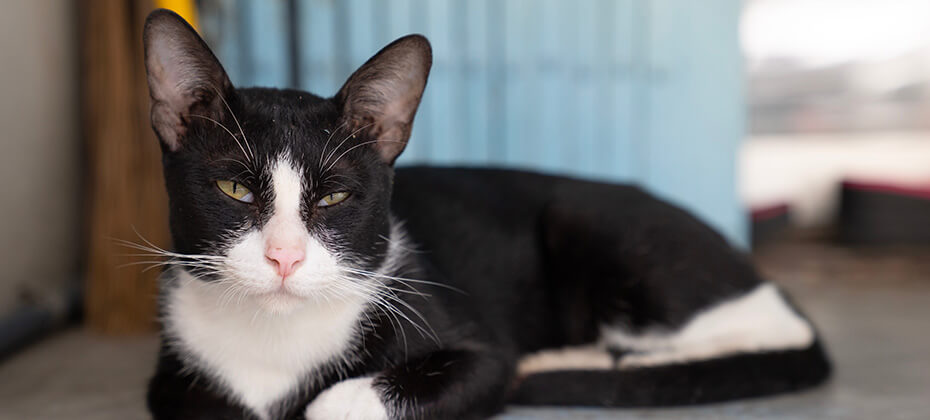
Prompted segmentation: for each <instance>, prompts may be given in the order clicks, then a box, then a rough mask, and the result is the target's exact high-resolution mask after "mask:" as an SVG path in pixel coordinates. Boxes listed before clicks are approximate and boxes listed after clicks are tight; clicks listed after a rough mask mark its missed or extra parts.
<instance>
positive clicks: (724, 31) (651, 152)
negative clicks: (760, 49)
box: [645, 0, 746, 245]
mask: <svg viewBox="0 0 930 420" xmlns="http://www.w3.org/2000/svg"><path fill="white" fill-rule="evenodd" d="M649 4H650V6H651V9H650V16H651V19H650V25H651V28H650V31H649V34H648V35H649V38H650V42H649V60H650V63H649V65H650V67H651V71H650V79H649V80H650V84H649V103H648V104H646V107H647V109H648V110H649V120H648V124H649V138H648V142H647V143H646V144H645V146H646V151H647V155H646V159H647V161H648V165H649V166H648V171H647V173H646V177H645V180H646V183H647V185H648V186H649V187H650V188H652V189H653V190H655V191H657V192H658V193H660V194H661V195H663V196H666V197H668V198H670V199H672V200H673V201H675V202H678V203H680V204H682V205H684V206H685V207H687V208H690V209H692V210H694V211H695V212H696V213H697V214H698V215H699V216H700V217H701V218H703V219H704V220H706V221H708V222H710V224H711V225H713V226H714V227H716V228H717V229H719V230H721V231H722V232H723V233H724V234H725V235H726V236H727V237H729V238H730V239H731V240H735V241H736V242H738V243H740V244H744V245H745V243H746V227H745V221H744V219H745V218H744V215H743V212H742V210H741V208H740V206H739V202H738V200H737V196H736V188H735V182H734V180H735V179H736V176H735V162H736V152H737V148H738V147H739V143H740V141H741V140H742V137H743V119H744V114H743V112H744V111H743V110H744V104H743V102H742V98H743V76H742V67H741V66H742V59H741V57H740V54H739V46H738V39H739V38H738V24H737V23H738V14H739V10H740V1H739V0H717V1H713V2H707V3H703V2H702V3H701V4H700V5H698V4H697V3H691V2H687V3H683V2H679V1H677V0H653V1H651V2H650V3H649Z"/></svg>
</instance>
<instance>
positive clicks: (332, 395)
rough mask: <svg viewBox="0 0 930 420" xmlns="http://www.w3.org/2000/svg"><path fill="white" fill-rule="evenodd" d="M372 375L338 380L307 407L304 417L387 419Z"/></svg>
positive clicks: (318, 419)
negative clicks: (373, 383)
mask: <svg viewBox="0 0 930 420" xmlns="http://www.w3.org/2000/svg"><path fill="white" fill-rule="evenodd" d="M372 381H373V380H372V378H355V379H349V380H346V381H342V382H339V383H337V384H335V385H333V386H332V387H330V388H329V389H327V390H326V391H323V392H322V393H321V394H320V395H319V396H317V397H316V399H314V400H313V401H312V402H311V403H310V405H309V406H307V411H306V418H307V420H330V419H332V420H337V419H338V420H387V418H388V410H387V407H385V406H384V403H383V402H382V401H381V393H380V392H379V391H378V390H377V389H375V388H374V386H373V385H372Z"/></svg>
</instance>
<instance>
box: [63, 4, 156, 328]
mask: <svg viewBox="0 0 930 420" xmlns="http://www.w3.org/2000/svg"><path fill="white" fill-rule="evenodd" d="M151 7H152V6H151V4H150V2H148V1H124V0H88V1H85V2H82V3H81V6H80V18H81V37H82V41H83V42H82V43H81V46H82V54H81V58H82V63H81V69H82V76H81V78H82V89H83V90H82V105H83V107H82V108H83V109H82V117H83V124H84V127H83V128H84V137H85V142H86V145H87V148H86V156H87V160H88V164H87V187H88V192H87V203H88V208H87V215H88V216H87V217H88V221H87V235H86V237H87V241H88V242H87V248H86V258H87V265H86V270H87V272H86V298H85V305H86V307H85V311H86V321H87V324H88V325H90V326H91V327H92V328H94V329H96V330H99V331H103V332H106V333H110V334H129V333H137V332H143V331H151V330H153V329H155V327H156V325H157V324H156V316H155V315H156V294H157V282H156V279H157V276H158V275H159V273H160V272H161V270H160V269H152V270H148V271H143V269H144V268H145V267H146V265H144V264H143V265H129V266H126V264H128V263H132V262H140V261H155V260H158V258H139V257H135V258H133V257H129V256H127V254H139V253H140V252H139V251H137V250H133V249H130V248H127V247H124V246H120V245H119V244H118V243H117V241H118V240H125V241H132V242H136V243H139V242H142V239H140V235H141V237H144V238H145V240H148V241H151V242H152V243H154V244H156V245H158V246H160V247H163V248H166V247H167V246H168V243H169V235H168V230H167V208H168V205H167V197H166V194H165V189H164V185H163V180H162V174H161V152H160V150H159V147H158V142H157V140H156V139H155V137H154V134H153V133H152V129H151V126H150V124H149V95H148V90H147V87H146V82H145V67H144V64H143V52H142V27H143V23H144V19H145V15H146V14H147V13H148V12H149V11H150V10H151ZM136 232H138V234H137V233H136Z"/></svg>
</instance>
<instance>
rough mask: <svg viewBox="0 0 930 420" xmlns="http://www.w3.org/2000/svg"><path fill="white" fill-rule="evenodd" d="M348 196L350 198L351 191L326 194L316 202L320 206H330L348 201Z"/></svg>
mask: <svg viewBox="0 0 930 420" xmlns="http://www.w3.org/2000/svg"><path fill="white" fill-rule="evenodd" d="M347 198H349V193H348V192H346V191H340V192H335V193H332V194H326V195H324V196H323V198H322V199H321V200H320V201H319V202H318V203H316V205H317V206H319V207H329V206H332V205H336V204H339V203H341V202H343V201H346V199H347Z"/></svg>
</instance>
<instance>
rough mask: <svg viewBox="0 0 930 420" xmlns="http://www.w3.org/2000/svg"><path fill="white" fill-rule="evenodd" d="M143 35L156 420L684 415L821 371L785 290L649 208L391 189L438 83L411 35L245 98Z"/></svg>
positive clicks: (411, 176) (182, 52)
mask: <svg viewBox="0 0 930 420" xmlns="http://www.w3.org/2000/svg"><path fill="white" fill-rule="evenodd" d="M144 37H145V50H146V55H145V63H146V69H147V71H148V82H149V87H150V93H151V97H152V125H153V127H154V129H155V131H156V133H157V135H158V137H159V139H160V141H161V146H162V150H163V163H164V174H165V183H166V186H167V189H168V193H169V196H170V215H171V231H172V235H173V239H174V248H175V252H174V253H168V252H164V253H165V254H166V255H169V256H171V257H172V259H171V260H170V261H169V264H171V266H172V268H171V269H169V270H167V271H166V273H165V276H164V283H163V285H162V291H161V293H162V301H161V303H162V305H161V316H162V320H163V323H164V332H163V344H162V348H161V352H160V359H159V362H158V368H157V372H156V374H155V376H154V378H153V379H152V381H151V384H150V390H149V395H148V405H149V408H150V410H151V412H152V413H153V415H154V417H155V418H157V419H233V418H236V419H238V418H252V419H302V418H309V419H323V420H328V419H388V418H392V419H393V418H398V419H400V418H419V419H442V418H450V419H451V418H454V419H461V418H483V417H487V416H489V415H492V414H493V413H495V412H498V411H500V410H502V409H503V407H504V405H505V404H507V403H516V404H548V405H602V406H651V405H681V404H694V403H706V402H713V401H721V400H727V399H734V398H744V397H752V396H760V395H766V394H773V393H779V392H786V391H792V390H797V389H802V388H806V387H810V386H813V385H815V384H818V383H820V382H822V381H823V380H824V379H825V378H826V377H827V376H828V374H829V371H830V367H829V363H828V361H827V360H826V357H825V354H824V352H823V351H822V349H821V346H820V344H819V341H818V338H817V335H816V332H815V330H814V328H813V327H812V326H811V324H810V322H808V321H807V320H806V319H805V317H804V316H803V315H801V314H800V312H798V310H797V309H796V308H795V307H793V306H792V305H791V304H790V303H788V302H787V301H786V300H785V297H784V296H783V295H782V293H781V292H780V291H779V290H778V288H777V287H776V286H774V285H772V284H770V283H766V282H764V281H763V280H761V279H760V278H759V276H758V275H757V274H756V272H755V271H754V270H753V268H752V267H751V265H750V263H749V262H748V261H747V259H746V258H745V257H744V256H743V255H742V254H741V253H740V252H738V251H736V250H734V249H733V248H731V247H730V246H729V245H728V244H727V243H726V242H725V240H724V239H723V238H722V237H721V236H720V235H718V234H717V233H715V232H714V231H712V230H711V229H710V228H708V227H707V226H705V225H704V224H702V223H701V222H699V221H698V220H696V219H695V218H694V217H692V216H691V215H689V214H688V213H686V212H685V211H682V210H680V209H678V208H675V207H673V206H671V205H669V204H666V203H664V202H661V201H659V200H657V199H655V198H653V197H651V196H650V195H648V194H647V193H645V192H643V191H642V190H640V189H637V188H635V187H631V186H621V185H608V184H602V183H594V182H586V181H581V180H573V179H567V178H561V177H554V176H546V175H541V174H534V173H527V172H517V171H508V170H492V169H439V168H425V167H420V168H408V169H397V170H395V169H394V168H393V164H394V161H395V159H396V158H397V156H398V155H399V154H400V153H401V152H402V151H403V149H404V146H405V145H406V142H407V139H408V137H409V135H410V129H411V126H412V124H413V119H414V114H415V112H416V109H417V105H418V104H419V102H420V97H421V95H422V93H423V89H424V88H425V86H426V80H427V75H428V73H429V69H430V65H431V52H430V46H429V43H428V42H427V41H426V39H425V38H423V37H422V36H418V35H412V36H407V37H404V38H401V39H399V40H397V41H395V42H393V43H392V44H390V45H388V46H387V47H385V48H384V49H383V50H381V51H380V52H378V53H377V54H376V55H375V56H374V57H372V58H371V59H370V60H369V61H368V62H367V63H365V64H364V65H363V66H362V67H361V68H360V69H358V70H357V71H356V72H355V73H354V74H353V75H352V76H351V77H350V78H349V79H348V81H347V82H346V83H345V85H344V86H343V87H342V88H341V90H340V91H339V92H338V93H337V94H336V96H334V97H332V98H323V97H319V96H316V95H313V94H310V93H306V92H301V91H296V90H276V89H261V88H250V89H237V88H234V87H233V86H232V84H231V83H230V81H229V78H228V77H227V76H226V73H225V72H224V70H223V68H222V66H221V65H220V63H219V62H218V61H217V60H216V58H215V57H214V55H213V53H212V52H211V51H210V49H209V48H208V47H207V46H206V44H205V43H204V42H203V41H202V40H201V39H200V37H199V36H198V35H197V34H196V32H195V31H194V30H193V29H191V27H190V26H188V25H187V24H186V23H185V22H184V21H183V20H182V19H181V18H180V17H178V16H177V15H175V14H173V13H171V12H168V11H163V10H162V11H156V12H154V13H152V14H151V15H150V16H149V18H148V21H147V22H146V26H145V36H144Z"/></svg>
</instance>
